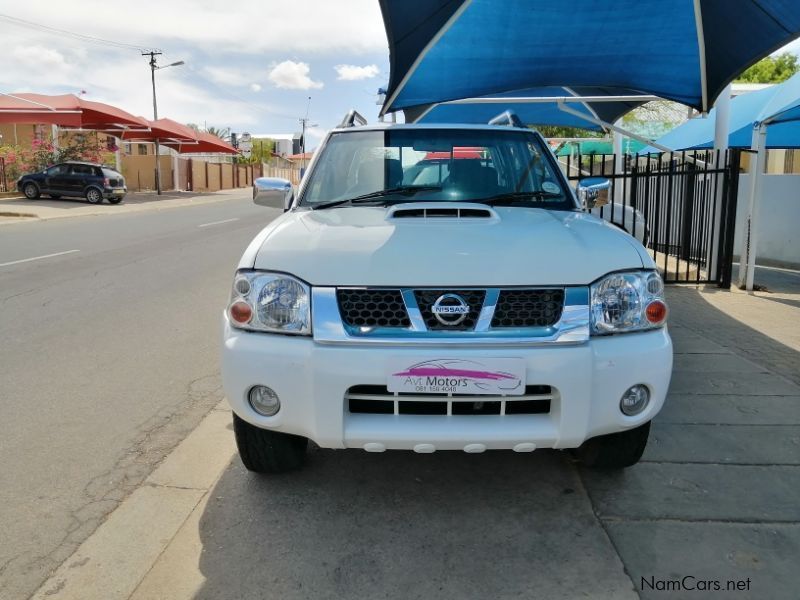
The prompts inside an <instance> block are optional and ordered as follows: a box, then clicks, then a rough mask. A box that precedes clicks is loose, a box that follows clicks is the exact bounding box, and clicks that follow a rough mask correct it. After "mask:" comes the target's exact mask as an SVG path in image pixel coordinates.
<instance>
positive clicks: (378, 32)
mask: <svg viewBox="0 0 800 600" xmlns="http://www.w3.org/2000/svg"><path fill="white" fill-rule="evenodd" d="M346 4H347V7H346V10H345V9H344V8H343V3H340V2H332V1H331V0H303V1H302V2H283V1H282V0H238V1H237V2H236V5H235V9H234V10H232V9H231V5H230V3H226V2H214V1H211V0H202V1H198V0H171V1H170V2H163V1H161V0H137V1H136V2H108V0H81V2H80V10H74V9H72V8H71V7H70V6H68V5H67V4H65V3H54V2H53V0H26V1H25V2H14V1H13V0H0V12H2V13H7V14H13V15H14V17H16V18H19V19H25V20H27V21H32V22H35V23H41V24H43V25H49V26H52V27H58V28H60V29H66V30H68V31H76V32H79V33H85V34H89V35H97V36H99V37H102V38H105V39H110V40H116V41H119V42H123V43H126V44H134V45H138V44H142V45H148V46H150V45H154V46H166V47H165V48H164V49H165V50H169V49H170V48H173V47H174V46H175V45H176V44H181V45H182V44H198V45H201V46H203V47H205V48H208V49H209V50H213V51H216V52H219V51H230V50H233V51H236V52H241V53H244V54H252V55H257V54H263V53H265V52H281V53H294V52H298V53H299V52H303V53H307V52H314V53H320V54H327V53H328V52H329V51H331V50H338V51H345V52H348V53H350V54H363V53H365V52H374V51H383V50H385V49H386V47H387V44H386V35H385V33H384V29H383V21H382V19H381V13H380V7H379V4H378V2H376V1H375V0H348V1H347V3H346ZM147 15H157V17H156V18H147ZM264 23H268V27H267V30H264V31H259V32H258V33H255V34H254V33H253V32H252V31H248V28H247V26H248V24H252V25H254V26H256V27H257V26H258V25H262V24H264ZM12 28H13V29H18V30H20V31H28V32H30V29H25V28H22V27H16V26H13V25H10V24H9V23H7V22H3V24H2V29H3V35H5V34H6V31H8V30H10V29H12ZM0 37H2V36H0Z"/></svg>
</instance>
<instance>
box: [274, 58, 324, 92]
mask: <svg viewBox="0 0 800 600" xmlns="http://www.w3.org/2000/svg"><path fill="white" fill-rule="evenodd" d="M310 72H311V68H310V67H309V66H308V63H304V62H295V61H293V60H285V61H283V62H282V63H278V64H277V65H275V66H273V67H272V68H271V69H270V71H269V74H268V75H267V79H269V80H270V81H271V82H272V83H274V84H275V85H276V86H277V87H279V88H282V89H285V90H311V89H319V88H321V87H322V86H323V85H324V84H323V83H322V82H321V81H314V80H313V79H311V77H309V73H310Z"/></svg>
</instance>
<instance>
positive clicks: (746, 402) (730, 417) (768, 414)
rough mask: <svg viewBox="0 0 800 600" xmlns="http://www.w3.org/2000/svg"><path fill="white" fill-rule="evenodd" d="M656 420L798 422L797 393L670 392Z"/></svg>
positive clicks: (741, 422)
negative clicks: (713, 393)
mask: <svg viewBox="0 0 800 600" xmlns="http://www.w3.org/2000/svg"><path fill="white" fill-rule="evenodd" d="M655 422H656V423H706V424H715V423H720V424H730V425H772V424H776V423H782V424H785V425H800V395H797V396H740V395H703V394H678V393H670V394H669V395H668V396H667V401H666V402H665V403H664V408H662V409H661V412H660V413H659V414H658V416H657V417H656V418H655Z"/></svg>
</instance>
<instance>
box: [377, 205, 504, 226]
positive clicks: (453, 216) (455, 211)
mask: <svg viewBox="0 0 800 600" xmlns="http://www.w3.org/2000/svg"><path fill="white" fill-rule="evenodd" d="M398 219H416V220H420V221H431V220H441V219H448V220H459V221H460V220H464V221H470V222H473V221H499V220H500V217H499V215H498V214H497V213H496V212H495V210H494V209H493V208H492V207H490V206H487V205H485V204H476V203H474V202H409V203H404V204H397V205H395V206H392V207H391V208H390V209H389V212H388V213H387V215H386V220H387V221H393V220H398Z"/></svg>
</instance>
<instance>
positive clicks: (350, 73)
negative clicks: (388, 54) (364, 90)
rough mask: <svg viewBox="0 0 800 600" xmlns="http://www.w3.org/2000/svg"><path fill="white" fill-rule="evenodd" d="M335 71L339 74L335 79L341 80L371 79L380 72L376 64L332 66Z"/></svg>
mask: <svg viewBox="0 0 800 600" xmlns="http://www.w3.org/2000/svg"><path fill="white" fill-rule="evenodd" d="M334 69H336V73H337V74H338V75H339V76H338V77H337V79H340V80H342V81H358V80H360V79H372V78H373V77H377V76H378V73H380V71H381V70H380V69H379V68H378V65H366V66H363V67H359V66H358V65H336V66H335V67H334Z"/></svg>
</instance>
